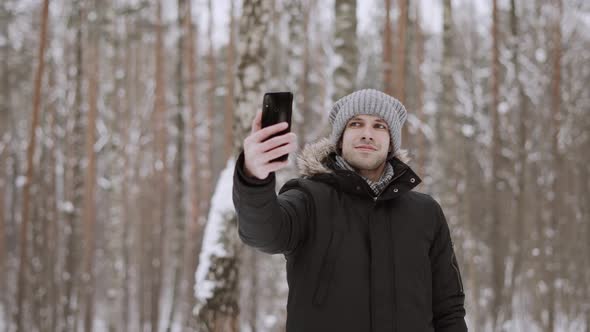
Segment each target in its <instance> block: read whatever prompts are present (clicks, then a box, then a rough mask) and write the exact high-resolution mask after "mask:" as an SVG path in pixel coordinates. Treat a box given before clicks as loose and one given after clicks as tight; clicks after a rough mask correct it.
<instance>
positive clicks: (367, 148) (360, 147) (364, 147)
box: [355, 144, 377, 151]
mask: <svg viewBox="0 0 590 332" xmlns="http://www.w3.org/2000/svg"><path fill="white" fill-rule="evenodd" d="M355 149H358V150H362V151H377V149H376V148H375V147H374V146H372V145H364V144H363V145H357V146H356V147H355Z"/></svg>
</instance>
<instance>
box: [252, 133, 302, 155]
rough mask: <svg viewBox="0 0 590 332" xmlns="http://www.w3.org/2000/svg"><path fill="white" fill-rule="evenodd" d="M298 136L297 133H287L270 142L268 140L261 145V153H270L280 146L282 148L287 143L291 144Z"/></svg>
mask: <svg viewBox="0 0 590 332" xmlns="http://www.w3.org/2000/svg"><path fill="white" fill-rule="evenodd" d="M296 137H297V136H296V135H295V133H287V134H284V135H281V136H276V137H273V138H271V139H269V140H266V141H264V142H262V143H260V151H261V152H266V151H270V150H272V149H274V148H276V147H278V146H281V145H283V144H285V143H290V142H294V141H295V138H296Z"/></svg>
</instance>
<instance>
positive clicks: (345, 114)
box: [329, 89, 408, 159]
mask: <svg viewBox="0 0 590 332" xmlns="http://www.w3.org/2000/svg"><path fill="white" fill-rule="evenodd" d="M360 114H367V115H374V116H378V117H380V118H382V119H383V120H385V122H387V125H388V126H389V137H390V138H391V145H392V146H393V149H392V150H391V152H390V153H389V155H388V159H389V158H391V157H393V155H394V154H395V151H398V150H399V149H400V147H401V143H402V126H403V125H404V122H405V121H406V118H407V116H408V114H407V111H406V108H405V107H404V105H402V103H401V102H400V101H399V100H397V99H395V98H393V97H391V96H389V95H387V94H385V93H383V92H381V91H377V90H374V89H363V90H358V91H355V92H353V93H351V94H349V95H346V96H344V97H342V98H340V99H339V100H338V101H336V103H334V106H332V109H331V110H330V117H329V121H330V125H332V134H331V135H330V141H331V142H332V143H333V144H335V145H336V144H338V141H339V140H340V137H341V136H342V133H343V132H344V127H345V126H346V124H347V123H348V120H350V119H351V118H352V117H353V116H355V115H360Z"/></svg>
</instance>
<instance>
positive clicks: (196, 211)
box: [181, 0, 203, 329]
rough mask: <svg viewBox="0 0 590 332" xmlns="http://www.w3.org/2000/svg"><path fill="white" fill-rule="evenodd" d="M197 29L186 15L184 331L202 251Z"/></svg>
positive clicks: (191, 324) (191, 321) (191, 325)
mask: <svg viewBox="0 0 590 332" xmlns="http://www.w3.org/2000/svg"><path fill="white" fill-rule="evenodd" d="M187 7H188V9H187V12H188V13H191V12H192V9H191V8H192V0H188V3H187ZM197 28H198V25H193V21H192V16H191V15H187V16H186V19H185V24H184V30H185V33H186V36H187V47H186V50H185V52H186V53H185V57H186V61H187V64H188V73H189V78H188V84H187V85H188V86H187V96H188V101H189V109H190V112H189V133H190V134H189V158H190V181H189V188H190V190H189V202H190V218H188V220H187V227H186V229H187V231H186V234H185V242H186V246H185V252H184V255H183V257H184V259H183V261H184V265H185V276H184V278H183V279H184V283H183V284H182V294H186V295H185V296H184V303H183V310H182V315H181V318H182V320H181V321H182V325H181V326H182V327H183V328H184V329H189V328H193V329H194V327H195V326H196V321H195V319H194V317H193V315H192V313H191V310H192V308H193V307H194V305H195V303H196V301H195V296H194V291H193V288H192V287H193V286H194V285H195V271H196V269H197V266H198V263H199V250H200V249H201V241H202V229H203V223H202V220H203V218H202V217H201V216H202V209H201V203H200V202H201V200H202V198H201V191H200V188H201V187H200V185H201V175H202V174H201V173H200V172H199V169H200V168H201V167H202V163H201V161H200V159H199V156H198V153H199V152H198V146H197V141H198V140H199V139H201V138H202V137H201V136H199V135H197V129H198V127H197V121H198V120H197V117H198V109H197V99H196V92H197V90H196V85H197V84H196V80H197V61H196V56H197V50H196V45H198V44H197V40H196V36H198V30H197V31H195V30H196V29H197Z"/></svg>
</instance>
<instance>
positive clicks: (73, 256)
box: [62, 2, 84, 332]
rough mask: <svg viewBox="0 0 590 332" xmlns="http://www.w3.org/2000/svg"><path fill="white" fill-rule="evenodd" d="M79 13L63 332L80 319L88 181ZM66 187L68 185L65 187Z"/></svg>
mask: <svg viewBox="0 0 590 332" xmlns="http://www.w3.org/2000/svg"><path fill="white" fill-rule="evenodd" d="M74 8H75V9H74V10H75V13H74V15H73V16H72V21H76V22H77V28H76V41H75V52H76V53H75V61H76V65H75V67H76V72H75V75H76V76H75V78H74V79H75V95H74V105H73V108H74V112H75V113H74V114H75V115H74V128H73V132H72V133H71V137H72V138H71V142H68V145H70V146H71V149H68V150H70V151H71V152H70V153H71V155H67V158H66V160H67V165H68V169H69V170H70V172H71V182H70V184H69V186H68V189H70V190H71V192H70V193H69V197H68V198H69V201H70V202H71V209H70V210H69V211H67V212H66V213H67V216H66V219H67V224H68V225H67V226H66V230H69V231H66V232H65V234H66V236H65V241H66V243H67V249H66V251H65V272H64V276H65V277H64V279H63V283H64V289H65V294H64V296H63V298H64V300H63V301H64V303H63V304H62V308H63V309H62V310H63V326H62V327H63V329H62V331H63V332H67V331H74V330H75V329H76V322H77V320H78V303H79V298H78V288H79V285H78V281H79V279H78V278H79V266H78V265H79V256H80V254H79V252H80V249H81V248H80V243H79V233H80V230H79V223H80V220H81V218H80V216H81V213H80V210H81V208H80V207H81V205H82V199H83V192H82V190H83V186H84V179H83V176H82V165H81V163H82V159H83V157H84V150H83V147H84V134H83V133H84V127H83V117H82V84H83V75H84V69H83V63H82V60H83V53H82V50H83V45H82V22H83V18H84V8H83V7H82V3H81V2H76V4H75V6H74ZM64 186H65V185H64Z"/></svg>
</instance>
